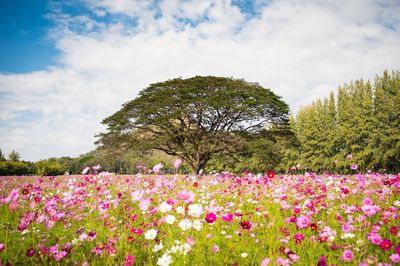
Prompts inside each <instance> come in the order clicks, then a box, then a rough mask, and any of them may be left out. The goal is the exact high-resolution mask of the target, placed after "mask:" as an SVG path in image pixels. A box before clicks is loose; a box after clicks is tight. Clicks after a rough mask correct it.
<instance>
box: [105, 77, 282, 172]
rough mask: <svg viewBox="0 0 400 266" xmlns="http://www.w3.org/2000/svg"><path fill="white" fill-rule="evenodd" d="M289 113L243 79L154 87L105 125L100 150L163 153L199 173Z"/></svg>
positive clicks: (200, 79)
mask: <svg viewBox="0 0 400 266" xmlns="http://www.w3.org/2000/svg"><path fill="white" fill-rule="evenodd" d="M288 112H289V108H288V106H287V104H286V103H285V102H283V101H282V100H281V98H280V97H279V96H277V95H275V94H274V93H273V92H272V91H271V90H269V89H266V88H263V87H262V86H260V85H259V84H257V83H251V82H247V81H245V80H242V79H233V78H224V77H213V76H206V77H203V76H196V77H193V78H189V79H181V78H177V79H172V80H168V81H165V82H159V83H154V84H151V85H150V86H148V87H147V88H146V89H144V90H142V91H141V92H140V93H139V97H137V98H136V99H134V100H131V101H129V102H127V103H125V104H124V105H123V106H122V108H121V110H119V111H117V112H116V113H114V114H113V115H111V116H109V117H107V118H106V119H104V120H103V122H102V123H103V124H105V125H107V127H108V131H107V132H106V133H102V134H100V135H99V137H100V139H99V141H98V142H97V143H98V144H100V145H102V146H104V147H108V148H110V147H111V148H112V149H114V150H119V151H126V150H129V149H132V148H135V149H138V148H139V149H155V150H161V151H164V152H165V153H167V154H169V155H174V156H178V157H180V158H182V159H183V160H184V161H186V162H187V163H188V164H189V165H190V166H191V168H192V169H193V170H194V171H196V172H199V171H200V170H201V169H204V167H205V166H206V164H207V162H208V161H209V160H210V159H211V158H212V157H213V156H215V155H217V154H220V153H226V152H234V151H236V150H238V149H240V147H242V146H243V144H244V142H245V139H246V137H248V136H249V135H254V134H258V133H259V132H261V131H263V130H264V131H265V129H268V128H272V127H274V128H279V127H283V126H285V125H286V124H287V122H288Z"/></svg>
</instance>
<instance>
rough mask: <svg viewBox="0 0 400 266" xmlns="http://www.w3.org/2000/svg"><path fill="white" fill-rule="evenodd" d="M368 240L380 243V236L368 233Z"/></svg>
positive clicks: (376, 243) (375, 243)
mask: <svg viewBox="0 0 400 266" xmlns="http://www.w3.org/2000/svg"><path fill="white" fill-rule="evenodd" d="M368 240H369V241H371V243H372V244H374V245H380V244H381V242H382V238H381V236H380V235H379V234H377V233H370V234H368Z"/></svg>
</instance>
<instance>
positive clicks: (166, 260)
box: [157, 254, 172, 266]
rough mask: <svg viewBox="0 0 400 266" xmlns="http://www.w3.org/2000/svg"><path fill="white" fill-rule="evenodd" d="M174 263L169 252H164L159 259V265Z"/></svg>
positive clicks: (165, 265)
mask: <svg viewBox="0 0 400 266" xmlns="http://www.w3.org/2000/svg"><path fill="white" fill-rule="evenodd" d="M171 263H172V257H171V256H170V255H168V254H164V255H162V256H161V258H159V259H158V260H157V265H160V266H168V265H170V264H171Z"/></svg>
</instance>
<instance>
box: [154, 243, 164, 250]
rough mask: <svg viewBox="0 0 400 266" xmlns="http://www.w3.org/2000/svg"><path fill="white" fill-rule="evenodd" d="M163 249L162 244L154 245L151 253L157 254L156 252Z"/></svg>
mask: <svg viewBox="0 0 400 266" xmlns="http://www.w3.org/2000/svg"><path fill="white" fill-rule="evenodd" d="M163 247H164V245H163V243H162V242H160V244H157V245H154V247H153V252H158V251H160V250H162V249H163Z"/></svg>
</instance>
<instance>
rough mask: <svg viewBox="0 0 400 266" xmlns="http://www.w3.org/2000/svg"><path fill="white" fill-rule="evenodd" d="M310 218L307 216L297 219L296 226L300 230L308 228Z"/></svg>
mask: <svg viewBox="0 0 400 266" xmlns="http://www.w3.org/2000/svg"><path fill="white" fill-rule="evenodd" d="M310 224H311V223H310V218H309V217H308V216H306V215H300V216H299V217H298V218H297V221H296V225H297V226H298V227H299V228H306V227H309V226H310Z"/></svg>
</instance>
